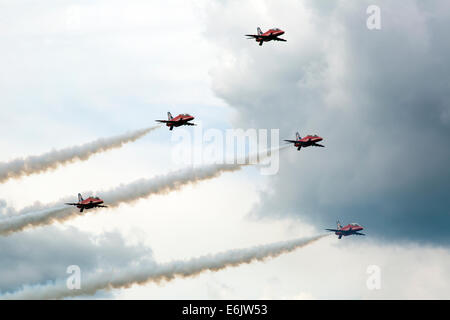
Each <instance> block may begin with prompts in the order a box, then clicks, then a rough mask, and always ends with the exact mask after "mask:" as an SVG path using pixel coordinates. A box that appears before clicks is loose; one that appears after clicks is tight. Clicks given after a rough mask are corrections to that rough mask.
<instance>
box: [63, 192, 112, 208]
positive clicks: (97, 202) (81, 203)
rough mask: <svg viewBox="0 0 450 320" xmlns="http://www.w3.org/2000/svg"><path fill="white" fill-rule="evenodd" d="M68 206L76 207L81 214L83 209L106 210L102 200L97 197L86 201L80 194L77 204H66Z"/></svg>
mask: <svg viewBox="0 0 450 320" xmlns="http://www.w3.org/2000/svg"><path fill="white" fill-rule="evenodd" d="M66 204H67V205H69V206H76V207H77V208H79V209H80V212H83V211H84V209H86V210H87V209H92V208H106V207H107V206H104V205H103V200H102V199H100V198H99V197H92V196H91V197H89V198H87V199H83V196H82V195H81V193H79V194H78V202H74V203H66Z"/></svg>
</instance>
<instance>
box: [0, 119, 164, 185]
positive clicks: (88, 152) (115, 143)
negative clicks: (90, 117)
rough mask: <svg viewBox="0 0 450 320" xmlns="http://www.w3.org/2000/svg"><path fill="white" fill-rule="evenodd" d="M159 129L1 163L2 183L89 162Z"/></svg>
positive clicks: (0, 178)
mask: <svg viewBox="0 0 450 320" xmlns="http://www.w3.org/2000/svg"><path fill="white" fill-rule="evenodd" d="M159 127H160V126H154V127H150V128H145V129H141V130H137V131H133V132H129V133H125V134H121V135H118V136H114V137H110V138H100V139H97V140H95V141H92V142H89V143H86V144H83V145H80V146H75V147H70V148H65V149H61V150H53V151H50V152H47V153H44V154H41V155H39V156H29V157H26V158H25V159H15V160H12V161H9V162H3V163H0V183H2V182H5V181H7V180H9V179H13V178H20V177H22V176H28V175H31V174H35V173H42V172H45V171H48V170H51V169H55V168H57V167H58V166H61V165H65V164H68V163H71V162H75V161H84V160H87V159H89V158H90V157H91V156H92V155H94V154H96V153H100V152H105V151H108V150H110V149H115V148H120V147H121V146H122V145H123V144H125V143H128V142H133V141H136V140H137V139H139V138H141V137H143V136H144V135H146V134H147V133H149V132H150V131H152V130H154V129H156V128H159Z"/></svg>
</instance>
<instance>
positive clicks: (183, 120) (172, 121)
mask: <svg viewBox="0 0 450 320" xmlns="http://www.w3.org/2000/svg"><path fill="white" fill-rule="evenodd" d="M194 119H195V118H194V117H193V116H191V115H190V114H187V113H183V114H179V115H177V116H176V117H175V118H174V117H172V114H171V113H170V112H167V120H155V121H156V122H162V123H165V124H166V126H168V127H169V128H170V130H173V127H180V126H196V124H194V123H191V122H189V121H192V120H194Z"/></svg>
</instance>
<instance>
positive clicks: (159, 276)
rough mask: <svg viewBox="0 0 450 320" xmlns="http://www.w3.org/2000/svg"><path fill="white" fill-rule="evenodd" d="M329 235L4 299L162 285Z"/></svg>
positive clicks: (48, 287) (59, 284)
mask: <svg viewBox="0 0 450 320" xmlns="http://www.w3.org/2000/svg"><path fill="white" fill-rule="evenodd" d="M325 236H327V235H320V236H316V237H312V238H306V239H305V238H301V239H294V240H289V241H283V242H276V243H272V244H267V245H260V246H256V247H252V248H245V249H235V250H230V251H226V252H222V253H218V254H214V255H206V256H202V257H198V258H193V259H190V260H187V261H173V262H170V263H165V264H157V263H154V264H151V265H141V266H137V267H134V268H127V269H124V270H120V271H116V272H102V273H99V274H91V275H88V276H86V277H84V276H83V278H82V282H81V288H80V289H77V290H69V289H68V288H67V285H66V281H65V280H58V281H56V282H55V283H54V284H50V285H34V286H28V285H25V286H23V288H22V289H21V290H19V291H16V292H13V293H5V294H3V295H2V296H0V298H2V299H63V298H66V297H74V296H79V295H93V294H95V293H96V292H97V291H99V290H104V289H106V290H111V289H118V288H129V287H131V286H132V285H141V284H145V283H149V282H156V283H159V282H161V281H171V280H174V279H176V278H188V277H194V276H197V275H199V274H201V273H203V272H206V271H212V272H216V271H220V270H222V269H225V268H229V267H238V266H240V265H242V264H249V263H252V262H254V261H264V260H266V259H268V258H275V257H278V256H279V255H281V254H284V253H288V252H291V251H294V250H296V249H298V248H301V247H304V246H306V245H309V244H311V243H314V242H316V241H317V240H319V239H321V238H323V237H325Z"/></svg>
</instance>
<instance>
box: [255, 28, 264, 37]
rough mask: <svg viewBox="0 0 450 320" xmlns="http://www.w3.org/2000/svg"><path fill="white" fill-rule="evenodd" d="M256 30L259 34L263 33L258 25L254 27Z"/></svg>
mask: <svg viewBox="0 0 450 320" xmlns="http://www.w3.org/2000/svg"><path fill="white" fill-rule="evenodd" d="M256 30H257V31H258V35H259V36H260V35H262V34H263V33H262V31H261V28H260V27H258V28H256Z"/></svg>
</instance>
